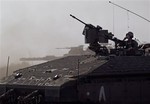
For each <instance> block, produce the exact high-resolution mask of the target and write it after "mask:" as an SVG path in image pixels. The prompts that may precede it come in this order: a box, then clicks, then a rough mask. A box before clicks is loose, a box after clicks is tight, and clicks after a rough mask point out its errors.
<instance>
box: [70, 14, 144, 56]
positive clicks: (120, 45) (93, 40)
mask: <svg viewBox="0 0 150 104" xmlns="http://www.w3.org/2000/svg"><path fill="white" fill-rule="evenodd" d="M70 16H71V17H73V18H74V19H76V20H78V21H79V22H81V23H82V24H84V25H85V27H84V30H83V33H82V34H83V35H84V36H85V43H86V44H89V49H90V50H92V51H94V52H95V54H96V56H97V55H102V56H107V55H111V54H113V55H117V56H126V55H127V56H141V55H144V50H141V49H140V50H139V49H137V48H136V49H134V50H131V51H130V52H128V50H127V49H126V46H127V44H128V43H127V41H124V40H120V39H117V38H116V37H114V34H112V33H111V32H108V30H104V29H103V28H102V27H100V26H99V25H97V26H93V25H92V24H87V23H85V22H83V21H82V20H80V19H78V18H77V17H75V16H73V15H71V14H70ZM108 40H111V41H113V42H114V43H115V48H114V49H111V50H109V49H107V47H106V46H102V45H101V43H108Z"/></svg>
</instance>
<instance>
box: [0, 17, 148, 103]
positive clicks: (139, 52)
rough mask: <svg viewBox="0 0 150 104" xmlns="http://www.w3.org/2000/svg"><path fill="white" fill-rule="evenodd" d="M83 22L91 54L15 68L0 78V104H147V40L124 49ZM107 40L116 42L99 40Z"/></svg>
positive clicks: (104, 32) (122, 43)
mask: <svg viewBox="0 0 150 104" xmlns="http://www.w3.org/2000/svg"><path fill="white" fill-rule="evenodd" d="M70 16H71V17H73V18H74V19H76V20H78V21H79V22H81V23H83V24H84V25H85V28H84V31H83V35H84V37H85V43H87V44H89V49H91V50H92V51H94V52H95V55H84V54H82V55H79V54H78V55H74V56H67V55H66V57H63V58H60V59H56V60H52V61H48V62H45V63H42V64H38V65H34V66H31V67H27V68H23V69H19V70H16V71H15V72H14V73H13V74H12V75H10V76H8V77H6V78H5V79H4V80H2V81H1V82H0V104H55V103H60V104H62V103H90V104H94V103H98V104H150V52H149V49H150V46H149V44H143V45H139V47H137V48H134V49H132V50H130V51H129V50H128V48H127V47H126V46H127V41H124V40H120V39H117V38H116V37H114V35H113V34H112V33H110V32H108V30H104V29H102V27H100V26H97V27H95V26H93V25H91V24H87V23H85V22H83V21H81V20H80V19H78V18H76V17H75V16H73V15H70ZM108 40H111V41H113V42H114V43H115V48H113V49H108V48H107V47H106V46H105V45H101V43H108Z"/></svg>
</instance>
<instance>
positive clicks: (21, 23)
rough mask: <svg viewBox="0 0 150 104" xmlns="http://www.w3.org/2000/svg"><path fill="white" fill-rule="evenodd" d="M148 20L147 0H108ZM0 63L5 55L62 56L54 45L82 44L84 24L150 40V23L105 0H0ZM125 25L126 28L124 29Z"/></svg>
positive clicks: (149, 4) (14, 58) (149, 0)
mask: <svg viewBox="0 0 150 104" xmlns="http://www.w3.org/2000/svg"><path fill="white" fill-rule="evenodd" d="M112 2H115V3H116V4H118V5H120V6H123V7H125V8H127V9H129V10H131V11H133V12H135V13H137V14H139V15H141V16H143V17H145V18H147V19H149V20H150V0H112ZM0 7H1V8H0V9H1V12H0V13H1V14H0V19H1V21H0V22H1V23H0V24H1V25H0V27H1V28H0V63H1V65H3V64H6V62H7V57H8V56H10V57H11V62H16V61H17V60H19V58H21V57H43V56H46V55H62V53H64V52H66V51H65V50H57V49H55V48H60V47H69V46H78V45H81V44H82V45H83V44H84V37H83V35H82V31H83V28H84V25H83V24H81V23H79V22H78V21H76V20H74V19H73V18H71V17H70V16H69V15H70V14H73V15H75V16H76V17H78V18H80V19H81V20H83V21H84V22H86V23H91V24H93V25H95V26H96V25H100V26H101V27H103V28H104V29H108V30H109V31H110V32H113V33H114V34H115V36H116V37H118V38H120V39H122V38H123V37H124V36H125V34H126V33H127V32H128V31H132V32H134V34H135V37H136V38H137V39H139V40H140V41H141V42H150V23H149V22H147V21H145V20H143V19H141V18H139V17H137V16H135V15H133V14H131V13H127V11H125V10H123V9H120V8H118V7H114V6H113V5H112V4H110V3H109V0H1V6H0ZM128 27H129V28H128Z"/></svg>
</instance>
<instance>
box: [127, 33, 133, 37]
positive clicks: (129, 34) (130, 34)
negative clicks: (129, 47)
mask: <svg viewBox="0 0 150 104" xmlns="http://www.w3.org/2000/svg"><path fill="white" fill-rule="evenodd" d="M126 36H129V37H130V38H133V37H134V34H133V32H128V33H127V34H126Z"/></svg>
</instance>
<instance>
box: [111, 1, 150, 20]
mask: <svg viewBox="0 0 150 104" xmlns="http://www.w3.org/2000/svg"><path fill="white" fill-rule="evenodd" d="M109 3H110V4H113V5H115V6H117V7H119V8H121V9H124V10H126V11H127V12H130V13H132V14H134V15H136V16H138V17H140V18H142V19H144V20H146V21H147V22H150V20H148V19H146V18H144V17H143V16H141V15H139V14H137V13H135V12H132V11H130V10H129V9H126V8H124V7H122V6H120V5H118V4H115V3H113V2H111V1H109Z"/></svg>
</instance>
